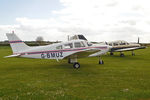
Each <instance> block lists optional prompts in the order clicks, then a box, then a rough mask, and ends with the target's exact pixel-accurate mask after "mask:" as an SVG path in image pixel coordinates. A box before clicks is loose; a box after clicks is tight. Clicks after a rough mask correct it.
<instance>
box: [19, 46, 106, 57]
mask: <svg viewBox="0 0 150 100" xmlns="http://www.w3.org/2000/svg"><path fill="white" fill-rule="evenodd" d="M89 48H99V49H107V46H105V47H87V48H78V49H66V50H65V49H63V50H49V51H37V52H23V53H21V55H25V54H28V55H32V54H41V53H50V52H69V51H80V50H86V49H89Z"/></svg>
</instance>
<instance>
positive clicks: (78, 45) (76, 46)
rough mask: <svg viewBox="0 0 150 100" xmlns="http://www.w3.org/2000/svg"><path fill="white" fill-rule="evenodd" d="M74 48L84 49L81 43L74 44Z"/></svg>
mask: <svg viewBox="0 0 150 100" xmlns="http://www.w3.org/2000/svg"><path fill="white" fill-rule="evenodd" d="M74 46H75V48H80V47H85V45H84V43H83V42H75V43H74Z"/></svg>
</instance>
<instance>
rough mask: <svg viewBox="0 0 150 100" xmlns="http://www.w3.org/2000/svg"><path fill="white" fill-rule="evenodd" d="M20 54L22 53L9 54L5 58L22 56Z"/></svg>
mask: <svg viewBox="0 0 150 100" xmlns="http://www.w3.org/2000/svg"><path fill="white" fill-rule="evenodd" d="M20 55H21V54H15V55H9V56H5V57H4V58H10V57H18V56H20Z"/></svg>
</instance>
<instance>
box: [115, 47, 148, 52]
mask: <svg viewBox="0 0 150 100" xmlns="http://www.w3.org/2000/svg"><path fill="white" fill-rule="evenodd" d="M145 48H146V47H144V46H141V47H132V48H123V49H119V48H118V49H116V50H114V52H121V51H132V50H137V49H145Z"/></svg>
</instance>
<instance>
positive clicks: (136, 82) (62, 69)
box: [0, 47, 150, 100]
mask: <svg viewBox="0 0 150 100" xmlns="http://www.w3.org/2000/svg"><path fill="white" fill-rule="evenodd" d="M135 53H136V56H131V52H126V53H125V55H126V56H125V57H123V58H120V57H119V53H115V54H116V55H115V56H109V55H105V56H103V57H102V58H103V60H104V62H105V64H104V65H99V64H98V58H96V57H94V58H84V59H79V62H80V64H81V68H80V69H78V70H76V69H73V68H72V65H71V64H67V60H62V61H60V62H57V61H55V60H41V59H27V58H3V57H4V56H7V55H10V54H11V49H10V47H0V100H150V48H147V49H144V50H137V51H135Z"/></svg>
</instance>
